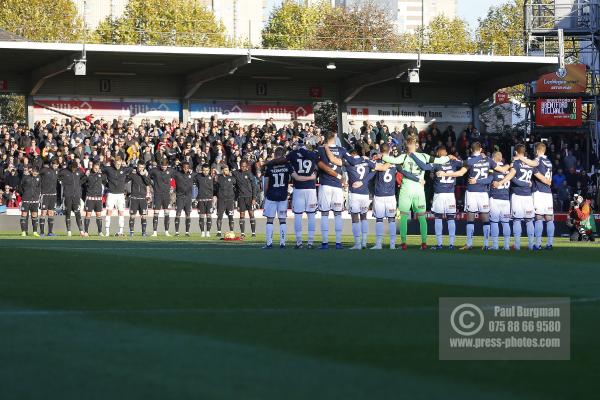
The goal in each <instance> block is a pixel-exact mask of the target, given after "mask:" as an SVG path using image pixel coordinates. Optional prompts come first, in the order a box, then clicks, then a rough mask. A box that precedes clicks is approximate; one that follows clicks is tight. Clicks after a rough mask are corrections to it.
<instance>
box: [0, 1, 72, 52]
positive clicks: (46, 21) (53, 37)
mask: <svg viewBox="0 0 600 400" xmlns="http://www.w3.org/2000/svg"><path fill="white" fill-rule="evenodd" d="M0 28H2V29H4V30H7V31H8V32H12V33H14V34H17V35H19V36H22V37H24V38H25V39H27V40H31V41H40V42H73V41H77V40H79V39H81V37H82V36H83V22H82V20H81V18H79V16H78V15H77V9H76V8H75V4H74V3H73V1H72V0H26V1H25V0H0Z"/></svg>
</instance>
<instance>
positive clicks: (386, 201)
mask: <svg viewBox="0 0 600 400" xmlns="http://www.w3.org/2000/svg"><path fill="white" fill-rule="evenodd" d="M389 154H390V146H389V145H388V144H382V145H381V158H383V157H385V156H387V155H389ZM378 163H380V164H382V163H383V161H381V160H380V161H378ZM389 165H390V168H389V169H386V170H385V171H378V172H376V174H375V191H374V196H373V216H374V217H375V220H376V221H375V246H373V247H371V250H381V249H382V244H383V231H384V226H383V219H384V218H387V220H388V225H389V234H390V249H391V250H394V249H395V248H396V210H397V204H398V201H397V200H396V173H397V172H400V173H401V174H402V175H403V179H409V180H412V181H414V182H420V178H419V177H418V176H416V175H414V174H412V173H410V172H408V171H405V170H403V169H401V170H398V169H397V168H396V165H393V164H389ZM423 183H424V182H423Z"/></svg>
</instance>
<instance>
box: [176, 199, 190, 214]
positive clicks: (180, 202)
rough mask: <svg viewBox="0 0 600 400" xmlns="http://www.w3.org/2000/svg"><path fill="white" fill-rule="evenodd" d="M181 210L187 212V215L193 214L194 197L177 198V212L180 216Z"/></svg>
mask: <svg viewBox="0 0 600 400" xmlns="http://www.w3.org/2000/svg"><path fill="white" fill-rule="evenodd" d="M181 210H183V211H185V215H190V213H191V212H192V195H188V196H181V195H179V196H177V198H176V199H175V212H176V213H177V214H179V213H181Z"/></svg>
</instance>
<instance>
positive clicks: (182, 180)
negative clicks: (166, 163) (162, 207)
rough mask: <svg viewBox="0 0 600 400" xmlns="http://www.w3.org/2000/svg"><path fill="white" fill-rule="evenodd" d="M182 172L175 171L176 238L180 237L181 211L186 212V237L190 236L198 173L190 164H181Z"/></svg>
mask: <svg viewBox="0 0 600 400" xmlns="http://www.w3.org/2000/svg"><path fill="white" fill-rule="evenodd" d="M181 166H182V169H183V170H182V171H177V170H175V171H173V179H175V185H176V188H175V194H176V196H177V198H176V200H175V205H176V207H175V236H179V221H180V219H181V218H180V217H181V211H184V212H185V236H190V225H191V223H192V188H193V186H194V180H195V178H196V173H195V172H193V171H192V169H191V168H190V163H189V162H187V161H186V162H184V163H183V164H181Z"/></svg>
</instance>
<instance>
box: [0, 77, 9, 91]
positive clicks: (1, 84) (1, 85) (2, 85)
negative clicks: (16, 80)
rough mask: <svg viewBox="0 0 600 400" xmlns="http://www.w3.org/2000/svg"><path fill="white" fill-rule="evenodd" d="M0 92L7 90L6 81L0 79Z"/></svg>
mask: <svg viewBox="0 0 600 400" xmlns="http://www.w3.org/2000/svg"><path fill="white" fill-rule="evenodd" d="M0 90H8V81H7V80H6V79H0Z"/></svg>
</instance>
